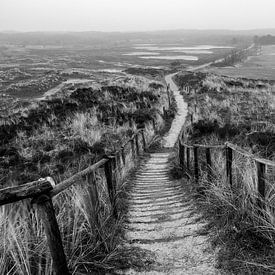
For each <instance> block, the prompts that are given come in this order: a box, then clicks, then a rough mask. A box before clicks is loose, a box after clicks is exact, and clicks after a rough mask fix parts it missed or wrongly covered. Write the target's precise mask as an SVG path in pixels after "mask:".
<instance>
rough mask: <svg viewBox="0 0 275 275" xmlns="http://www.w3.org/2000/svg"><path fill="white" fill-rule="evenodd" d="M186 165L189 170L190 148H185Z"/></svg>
mask: <svg viewBox="0 0 275 275" xmlns="http://www.w3.org/2000/svg"><path fill="white" fill-rule="evenodd" d="M186 166H187V169H188V170H189V168H190V148H186Z"/></svg>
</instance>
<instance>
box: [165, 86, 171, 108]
mask: <svg viewBox="0 0 275 275" xmlns="http://www.w3.org/2000/svg"><path fill="white" fill-rule="evenodd" d="M166 92H167V98H168V106H169V109H170V107H171V98H170V84H168V85H167V89H166Z"/></svg>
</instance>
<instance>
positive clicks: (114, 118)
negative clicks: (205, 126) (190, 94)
mask: <svg viewBox="0 0 275 275" xmlns="http://www.w3.org/2000/svg"><path fill="white" fill-rule="evenodd" d="M112 83H113V84H114V83H115V84H116V85H107V86H106V85H105V86H102V87H101V88H100V89H99V90H95V89H93V88H90V89H89V88H86V89H78V90H76V91H73V92H71V93H70V94H68V95H67V96H65V97H64V96H63V95H62V97H55V98H52V99H47V100H46V101H42V102H40V103H36V104H33V105H32V106H31V107H29V108H28V109H24V110H23V111H22V113H21V114H18V113H17V114H16V115H15V118H16V119H9V120H8V121H6V122H5V123H4V124H2V125H1V129H0V132H1V134H2V135H4V133H6V138H5V140H4V141H2V147H1V148H0V154H1V161H0V165H1V178H0V181H1V185H3V186H16V185H19V184H22V183H26V182H28V181H30V180H32V179H36V180H37V179H39V178H40V177H46V176H52V177H53V178H54V180H55V181H56V182H57V183H58V182H60V181H61V180H63V179H65V178H68V177H70V176H72V175H73V174H75V173H76V172H78V171H81V170H83V169H85V168H86V167H87V166H89V165H91V164H92V163H94V162H96V161H97V160H99V159H100V158H102V157H103V156H104V155H106V154H111V153H113V152H114V151H116V150H118V149H119V148H120V147H121V145H122V144H123V143H124V142H125V141H126V140H128V139H129V138H130V137H131V136H132V134H133V133H134V132H135V131H136V130H137V129H138V128H144V131H145V139H146V141H147V142H149V141H150V140H151V139H152V137H153V136H154V134H155V133H156V131H159V130H160V129H161V128H163V126H164V117H163V115H162V108H163V106H165V107H166V108H167V106H166V105H167V104H166V93H165V92H164V90H163V86H162V84H161V83H158V85H150V84H151V83H152V82H150V81H147V80H145V79H144V78H137V77H130V78H129V79H128V78H127V79H124V80H123V79H120V80H117V82H112ZM127 83H128V84H127ZM154 83H155V84H157V83H156V82H154ZM153 120H154V123H153ZM139 144H140V148H142V141H141V139H140V140H139ZM125 156H126V164H125V165H123V164H122V161H121V160H120V165H119V166H118V170H117V171H118V172H117V182H118V186H117V200H116V201H117V207H118V210H119V216H118V219H114V218H113V216H112V215H111V213H112V209H111V205H110V202H109V197H108V192H107V185H106V178H105V175H104V170H103V169H99V170H98V171H97V172H96V173H94V175H91V177H90V178H85V179H83V181H82V182H80V183H78V185H77V186H74V187H72V188H70V189H68V190H66V191H65V192H63V193H61V194H60V195H58V196H57V197H56V198H54V199H53V202H54V207H55V211H56V216H57V220H58V224H59V227H60V231H61V235H62V240H63V246H64V249H65V254H66V256H67V260H68V265H69V269H70V271H71V272H72V274H90V273H91V272H98V273H99V274H103V273H104V272H105V271H108V270H109V271H112V270H113V269H115V268H116V267H117V266H119V264H121V257H123V256H122V251H120V250H119V243H120V241H121V238H122V236H123V230H122V223H123V221H124V211H125V209H126V206H125V197H126V196H127V191H126V189H127V188H126V186H125V184H124V183H123V182H124V179H125V177H127V175H128V174H129V171H131V169H133V167H134V165H135V160H133V154H132V152H131V145H130V144H129V145H128V146H127V147H126V148H125ZM95 186H96V189H95ZM95 191H96V193H97V195H98V198H99V199H98V200H97V199H96V197H95ZM0 236H1V239H2V240H3V241H2V242H1V245H0V261H1V263H2V264H1V266H0V274H52V262H51V257H50V254H49V249H48V245H47V242H46V238H45V234H44V230H43V226H42V224H41V221H40V219H39V217H38V216H37V213H36V211H35V205H34V204H33V203H32V202H31V201H30V200H25V201H23V202H19V203H16V204H12V205H6V206H3V207H1V209H0Z"/></svg>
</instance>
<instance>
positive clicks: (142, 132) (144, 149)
mask: <svg viewBox="0 0 275 275" xmlns="http://www.w3.org/2000/svg"><path fill="white" fill-rule="evenodd" d="M141 135H142V143H143V151H146V139H145V134H144V130H142V131H141Z"/></svg>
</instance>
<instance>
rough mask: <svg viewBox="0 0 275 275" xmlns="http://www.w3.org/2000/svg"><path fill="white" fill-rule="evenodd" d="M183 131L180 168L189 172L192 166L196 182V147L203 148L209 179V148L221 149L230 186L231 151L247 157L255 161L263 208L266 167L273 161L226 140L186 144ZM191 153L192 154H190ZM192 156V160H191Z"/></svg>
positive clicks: (211, 170) (231, 172)
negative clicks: (221, 142)
mask: <svg viewBox="0 0 275 275" xmlns="http://www.w3.org/2000/svg"><path fill="white" fill-rule="evenodd" d="M183 136H184V132H183V131H182V132H181V134H180V136H179V139H178V157H179V163H180V166H181V168H182V169H186V168H187V170H188V171H189V172H191V169H190V167H191V166H192V167H193V176H194V178H195V182H196V183H198V182H199V179H200V175H199V164H200V161H201V162H202V160H201V159H200V158H199V154H198V149H201V150H204V154H205V159H206V170H207V178H208V180H209V181H211V179H213V178H212V176H213V169H214V168H213V165H212V154H211V150H213V149H216V150H223V152H224V153H225V167H226V177H227V181H228V183H229V184H230V186H232V185H233V169H232V164H233V160H234V159H233V155H234V154H233V153H236V154H239V155H241V156H242V157H244V158H245V159H247V160H248V159H249V160H250V161H252V162H253V163H255V167H256V174H257V179H256V182H257V197H258V205H259V206H260V207H261V208H263V209H264V208H265V197H266V189H267V186H266V184H267V167H271V168H275V162H273V161H271V160H267V159H263V158H259V157H257V156H255V155H253V154H251V153H249V152H247V151H245V150H244V149H242V148H240V147H238V146H237V145H235V144H232V143H230V142H226V143H225V144H224V145H205V144H192V145H190V144H187V143H184V142H183ZM191 154H192V156H191ZM191 157H192V160H191Z"/></svg>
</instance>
